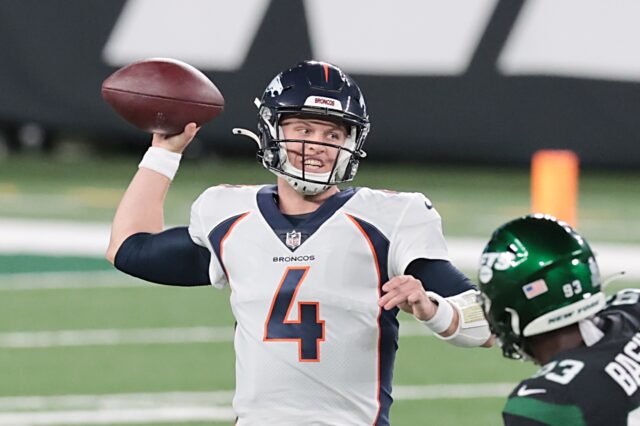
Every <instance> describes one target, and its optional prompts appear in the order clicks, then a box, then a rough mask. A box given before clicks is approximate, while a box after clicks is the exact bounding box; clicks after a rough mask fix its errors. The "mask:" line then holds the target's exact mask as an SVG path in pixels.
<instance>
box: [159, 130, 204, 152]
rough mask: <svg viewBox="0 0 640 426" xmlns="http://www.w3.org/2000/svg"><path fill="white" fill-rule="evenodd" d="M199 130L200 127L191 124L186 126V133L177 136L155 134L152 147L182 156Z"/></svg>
mask: <svg viewBox="0 0 640 426" xmlns="http://www.w3.org/2000/svg"><path fill="white" fill-rule="evenodd" d="M199 130H200V127H198V126H197V124H196V123H189V124H187V125H186V126H184V131H183V132H182V133H179V134H177V135H171V136H167V135H160V134H157V133H154V135H153V140H152V141H151V146H156V147H159V148H164V149H166V150H169V151H171V152H176V153H178V154H182V152H183V151H184V150H185V149H186V148H187V146H188V145H189V143H190V142H191V141H192V140H193V138H194V137H195V136H196V134H197V133H198V131H199Z"/></svg>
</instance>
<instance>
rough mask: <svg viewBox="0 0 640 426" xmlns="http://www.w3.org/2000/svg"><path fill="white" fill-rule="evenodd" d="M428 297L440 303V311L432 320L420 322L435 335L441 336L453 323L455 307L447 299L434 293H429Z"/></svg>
mask: <svg viewBox="0 0 640 426" xmlns="http://www.w3.org/2000/svg"><path fill="white" fill-rule="evenodd" d="M427 297H429V299H431V300H433V301H435V302H437V303H438V309H437V310H436V314H435V315H434V316H433V317H432V318H431V319H429V320H426V321H420V322H421V323H423V324H424V325H426V326H427V327H428V328H429V329H430V330H431V331H433V332H434V333H436V334H440V333H442V332H444V331H446V330H447V329H448V328H449V327H450V326H451V323H452V322H453V306H451V304H450V303H449V302H447V301H446V299H445V298H443V297H442V296H440V295H439V294H437V293H434V292H432V291H428V292H427Z"/></svg>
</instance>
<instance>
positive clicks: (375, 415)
mask: <svg viewBox="0 0 640 426" xmlns="http://www.w3.org/2000/svg"><path fill="white" fill-rule="evenodd" d="M189 232H190V234H191V237H192V239H193V240H194V241H195V242H196V243H197V244H199V245H201V246H203V247H206V248H208V249H209V250H210V252H211V264H210V268H209V274H210V278H211V282H212V283H213V285H214V286H215V287H218V288H223V287H224V286H226V285H229V287H230V288H231V309H232V311H233V314H234V316H235V319H236V321H237V326H236V331H235V339H234V345H235V353H236V393H235V397H234V400H233V407H234V409H235V411H236V413H237V415H238V423H237V424H238V425H240V426H245V425H262V426H264V425H278V426H282V425H387V424H389V408H390V406H391V402H392V399H391V382H392V375H393V374H392V373H393V362H394V359H395V352H396V349H397V340H398V322H397V320H396V315H397V312H398V310H397V309H394V310H392V311H385V310H383V309H381V308H380V307H378V303H377V302H378V299H379V297H380V292H381V290H380V287H381V286H382V284H384V283H385V282H386V281H387V280H388V279H389V278H391V277H393V276H396V275H402V274H403V273H404V270H405V268H406V267H407V266H408V265H409V263H411V261H413V260H415V259H418V258H428V259H448V254H447V248H446V245H445V241H444V238H443V235H442V227H441V223H440V216H439V215H438V213H437V212H436V210H435V209H434V208H433V207H432V206H431V203H430V201H429V200H428V199H426V198H425V197H424V196H423V195H422V194H418V193H395V192H390V191H380V190H372V189H368V188H359V189H348V190H345V191H342V192H339V193H338V194H336V195H334V196H333V197H331V198H329V199H328V200H327V201H325V202H324V203H323V204H322V206H321V207H320V208H319V209H318V210H316V211H315V212H314V213H312V214H311V216H310V217H309V218H308V219H307V220H305V222H304V223H302V224H301V225H299V226H292V225H291V223H290V222H289V221H288V220H287V219H286V217H285V216H283V215H282V213H281V212H280V210H279V208H278V205H277V190H276V187H275V186H240V187H239V186H217V187H213V188H209V189H208V190H206V191H205V192H204V193H203V194H202V195H201V196H200V197H199V198H198V199H197V200H196V202H195V203H194V205H193V208H192V212H191V224H190V226H189Z"/></svg>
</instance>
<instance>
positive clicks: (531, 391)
mask: <svg viewBox="0 0 640 426" xmlns="http://www.w3.org/2000/svg"><path fill="white" fill-rule="evenodd" d="M537 393H547V390H546V389H527V385H522V387H520V389H518V393H517V395H518V396H529V395H535V394H537Z"/></svg>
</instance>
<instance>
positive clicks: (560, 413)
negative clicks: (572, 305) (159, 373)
mask: <svg viewBox="0 0 640 426" xmlns="http://www.w3.org/2000/svg"><path fill="white" fill-rule="evenodd" d="M639 299H640V290H635V289H627V290H622V291H620V292H618V293H617V294H615V295H614V296H611V297H610V298H609V300H608V301H607V306H606V308H605V309H603V310H602V311H600V312H599V313H598V314H597V318H598V320H597V321H596V323H597V324H598V327H599V328H600V329H601V330H602V332H603V333H604V336H603V337H602V338H601V339H600V340H598V341H597V342H596V343H595V344H593V345H591V346H584V345H583V346H580V347H577V348H573V349H570V350H567V351H564V352H562V353H559V354H557V355H556V356H555V357H554V358H552V359H551V361H549V362H548V363H547V364H546V365H544V366H543V367H542V368H541V369H540V370H539V371H538V372H537V373H536V374H534V375H533V377H531V378H529V379H527V380H524V381H522V382H521V383H520V384H519V385H518V387H517V388H516V389H514V391H513V392H512V393H511V395H510V396H509V399H508V401H507V403H506V405H505V407H504V410H503V418H504V421H505V425H508V426H540V425H551V426H583V425H589V426H592V425H602V426H605V425H606V426H621V425H628V426H630V425H640V391H639V390H638V388H639V387H640V302H639Z"/></svg>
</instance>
